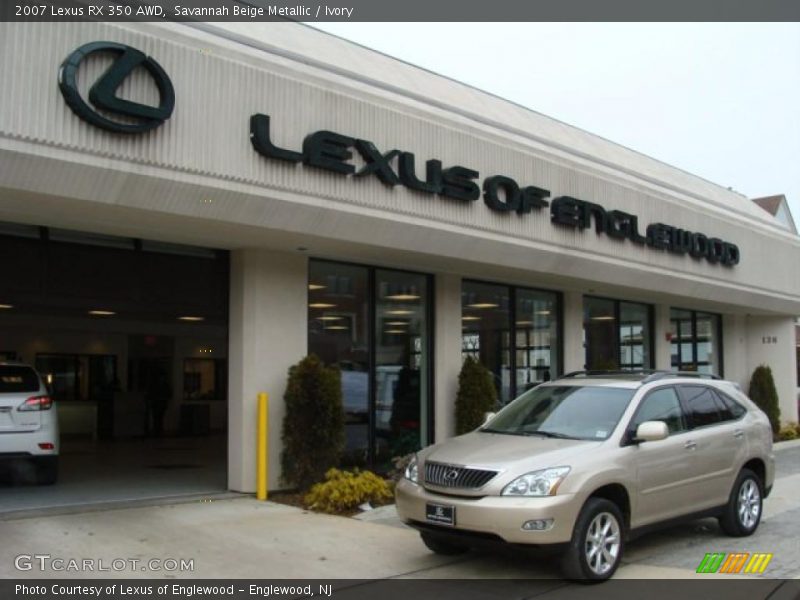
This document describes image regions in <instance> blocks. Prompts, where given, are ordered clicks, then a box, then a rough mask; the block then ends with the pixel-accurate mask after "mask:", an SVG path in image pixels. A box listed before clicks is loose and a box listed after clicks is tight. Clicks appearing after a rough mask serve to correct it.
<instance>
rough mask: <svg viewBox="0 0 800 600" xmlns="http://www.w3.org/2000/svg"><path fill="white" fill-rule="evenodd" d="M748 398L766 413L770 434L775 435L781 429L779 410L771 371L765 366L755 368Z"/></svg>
mask: <svg viewBox="0 0 800 600" xmlns="http://www.w3.org/2000/svg"><path fill="white" fill-rule="evenodd" d="M748 396H750V399H751V400H752V401H753V402H755V403H756V404H757V405H758V407H759V408H760V409H761V410H763V411H764V412H765V413H767V417H769V423H770V425H771V426H772V432H773V433H774V434H776V435H777V434H778V432H779V431H780V428H781V409H780V406H779V405H778V392H777V390H776V389H775V380H774V379H773V378H772V369H770V368H769V367H768V366H767V365H761V366H759V367H756V370H755V371H753V376H752V377H751V378H750V389H749V391H748Z"/></svg>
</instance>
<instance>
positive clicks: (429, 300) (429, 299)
mask: <svg viewBox="0 0 800 600" xmlns="http://www.w3.org/2000/svg"><path fill="white" fill-rule="evenodd" d="M312 262H317V263H327V264H331V265H343V266H348V267H357V268H360V269H365V270H366V275H367V282H366V284H367V322H368V323H369V326H368V331H367V337H366V339H367V344H368V346H367V368H368V374H369V377H368V378H367V410H368V414H367V427H368V429H367V444H368V447H367V465H368V466H369V468H373V467H374V466H375V465H376V456H377V452H376V440H377V435H376V434H377V409H378V406H377V405H378V399H377V385H376V383H375V373H376V368H377V346H378V340H377V337H376V330H375V327H376V322H377V321H376V307H377V304H378V293H377V290H376V285H375V283H376V281H377V272H378V271H393V272H396V273H408V274H409V275H417V276H421V277H424V278H425V285H426V288H427V293H426V295H425V296H426V297H425V303H424V306H425V312H426V316H427V319H426V327H425V331H424V334H425V336H426V337H427V339H428V357H427V360H426V361H425V368H426V369H427V370H428V373H429V375H428V381H427V382H426V386H425V393H426V394H427V398H428V402H427V407H426V411H425V412H426V415H425V416H426V419H427V423H428V426H427V428H426V431H425V432H424V433H425V436H426V437H427V439H428V441H429V445H431V444H435V443H436V422H435V418H436V396H435V393H436V372H435V369H436V361H435V355H436V337H435V333H436V279H435V277H434V275H433V274H432V273H425V272H422V271H415V270H413V269H400V268H396V267H393V266H387V265H375V264H365V263H359V262H354V261H348V260H336V259H333V258H322V257H318V256H309V257H308V263H307V268H306V286H308V284H309V283H311V263H312ZM309 291H310V290H308V289H306V298H308V293H309ZM306 341H307V344H308V343H309V342H310V336H309V320H308V309H306ZM309 346H310V344H309ZM420 366H422V365H420Z"/></svg>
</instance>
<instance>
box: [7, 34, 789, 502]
mask: <svg viewBox="0 0 800 600" xmlns="http://www.w3.org/2000/svg"><path fill="white" fill-rule="evenodd" d="M409 27H411V25H409ZM0 40H1V41H0V49H1V50H2V51H0V65H1V66H0V69H2V73H3V85H2V86H1V87H0V105H2V107H3V110H2V111H0V256H2V258H3V265H4V267H5V269H6V272H5V275H4V277H3V279H2V282H1V283H0V304H2V307H3V308H2V309H1V310H0V355H2V356H1V357H2V358H6V359H16V360H23V361H25V362H27V363H30V364H33V365H35V366H36V367H37V368H38V369H39V370H40V371H41V372H42V373H43V374H44V375H46V376H47V377H48V379H49V380H50V382H51V386H52V388H53V394H54V395H55V397H56V399H57V400H58V401H59V411H60V419H61V428H62V433H63V434H64V435H65V436H66V437H67V438H69V437H70V436H75V437H80V436H81V435H84V436H88V437H89V438H90V439H92V440H97V443H98V444H100V445H102V444H111V443H114V441H115V440H122V439H125V438H137V437H143V436H147V435H148V434H149V433H152V432H151V431H150V425H152V423H150V424H147V420H148V418H149V417H148V411H150V412H152V408H148V405H147V402H148V401H150V402H152V399H150V400H148V397H149V396H152V394H151V390H152V389H153V383H152V382H153V381H158V380H160V379H163V378H166V380H167V384H166V385H164V384H163V382H162V386H161V389H162V395H163V394H167V395H168V396H169V398H168V399H167V400H166V401H165V406H164V407H163V413H164V415H163V422H161V423H159V427H161V426H163V429H164V431H165V433H166V434H167V435H173V434H174V435H178V434H183V435H184V436H185V437H192V436H194V437H197V438H199V439H201V440H202V439H205V437H204V436H214V435H216V436H222V437H223V440H224V443H223V444H221V445H220V446H219V452H220V453H221V456H222V457H223V458H224V462H225V465H226V473H227V487H228V489H230V490H234V491H244V492H252V491H254V489H255V481H256V472H255V460H256V455H255V448H256V418H255V416H256V405H257V400H256V399H257V394H258V393H259V392H262V391H263V392H267V393H269V394H270V421H269V422H270V437H269V440H270V441H269V450H270V467H271V468H270V471H269V472H270V483H271V486H272V487H273V488H274V487H276V486H278V485H279V483H278V477H279V474H280V473H279V454H280V450H281V423H282V418H283V415H284V408H283V399H282V396H283V393H284V389H285V386H286V377H287V371H288V369H289V367H290V366H291V365H292V364H294V363H296V362H297V361H298V360H299V359H301V358H302V357H303V356H305V355H307V354H308V353H315V354H317V355H318V356H320V357H321V358H322V359H323V360H324V361H325V362H326V363H328V364H336V365H338V366H339V368H340V369H341V372H342V387H343V399H344V408H345V411H346V415H347V417H346V423H347V425H346V427H347V461H348V462H349V463H352V464H364V465H369V466H372V467H375V468H381V467H383V466H385V465H387V464H388V463H389V461H390V459H391V458H392V457H393V456H397V455H400V454H404V453H407V452H409V451H411V450H413V449H415V448H418V447H420V446H425V445H427V444H430V443H432V442H433V441H437V440H442V439H445V438H447V437H448V436H451V435H453V430H454V414H453V413H454V400H455V395H456V391H457V385H458V374H459V370H460V368H461V365H462V361H463V359H464V357H466V356H474V357H475V358H477V359H479V360H480V361H481V362H482V363H483V364H484V365H485V366H486V367H487V368H488V369H489V370H490V371H491V372H492V375H493V377H494V381H495V385H496V388H497V391H498V397H499V398H500V400H501V402H507V401H509V400H510V399H512V398H513V397H515V396H516V395H518V394H519V393H521V392H522V391H524V390H526V389H528V388H530V387H531V386H533V385H535V384H536V383H538V382H541V381H545V380H549V379H553V378H555V377H558V376H559V375H561V374H564V373H567V372H570V371H575V370H583V369H590V370H594V369H598V370H599V369H680V370H691V371H700V372H703V373H712V374H716V375H720V376H722V377H724V378H726V379H731V380H733V381H736V382H738V383H739V384H740V385H741V386H743V388H745V389H746V387H747V386H748V384H749V380H750V376H751V374H752V372H753V370H754V369H755V368H756V367H757V366H759V365H761V364H766V365H769V366H770V367H771V369H772V372H773V374H774V376H775V382H776V386H777V390H778V394H779V397H780V407H781V412H782V418H783V420H784V421H797V370H796V354H795V351H796V341H795V318H796V316H797V315H800V269H798V267H797V265H798V264H800V238H798V236H797V235H796V233H794V232H793V231H790V230H789V229H788V228H787V227H786V226H784V225H783V224H782V223H781V222H780V221H779V220H778V219H776V218H775V217H773V216H771V215H770V214H769V213H768V212H767V211H765V210H764V209H762V208H761V207H760V206H759V205H757V204H755V203H754V202H752V201H751V200H750V199H748V198H746V197H744V196H743V195H741V194H739V193H737V192H735V191H732V190H731V189H730V188H726V187H722V186H720V185H717V184H714V183H711V182H709V181H706V180H704V179H702V178H700V177H698V176H696V175H692V174H690V173H686V172H685V171H682V170H680V169H677V168H675V167H672V166H669V165H666V164H663V163H661V162H659V161H657V160H655V159H652V158H650V157H648V156H645V155H642V154H640V153H638V152H636V151H634V150H631V149H628V148H625V147H623V146H620V145H618V144H615V143H613V142H610V141H608V140H605V139H603V138H600V137H598V136H595V135H593V134H591V133H588V132H585V131H582V130H580V129H578V128H576V127H573V126H570V125H568V124H565V123H562V122H559V121H557V120H555V119H552V118H549V117H547V116H544V115H541V114H539V113H536V112H533V111H531V110H529V109H527V108H524V107H521V106H518V105H516V104H513V103H511V102H508V101H506V100H503V99H501V98H498V97H496V96H493V95H491V94H490V93H486V92H483V91H479V90H476V89H474V88H471V87H469V86H467V85H464V84H461V83H459V82H456V81H453V80H450V79H447V78H445V77H441V76H439V75H436V74H433V73H430V72H428V71H425V70H423V69H420V68H417V67H414V66H412V65H409V64H406V63H403V62H401V61H398V60H395V59H392V58H390V57H387V56H384V55H382V54H380V53H376V52H374V51H371V50H368V49H366V48H363V47H360V46H357V45H355V44H352V43H350V42H347V41H344V40H341V39H339V38H336V37H333V36H330V35H328V34H325V33H322V32H319V31H316V30H314V29H312V28H309V27H305V26H302V25H298V24H292V23H262V24H244V23H228V24H221V23H219V24H204V23H196V24H188V23H184V24H177V23H140V24H123V23H118V24H113V23H88V22H86V23H26V24H19V23H17V24H11V23H0ZM654 117H656V118H657V115H654ZM686 143H687V144H701V143H702V140H701V139H687V140H686ZM753 151H754V152H755V151H756V149H754V150H753ZM778 191H779V190H778ZM165 389H166V390H169V391H168V392H163V390H165ZM159 427H157V428H156V429H159ZM201 444H202V441H201ZM225 457H226V458H225Z"/></svg>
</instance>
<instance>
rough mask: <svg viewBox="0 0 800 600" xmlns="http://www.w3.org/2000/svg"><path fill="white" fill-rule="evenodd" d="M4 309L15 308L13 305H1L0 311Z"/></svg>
mask: <svg viewBox="0 0 800 600" xmlns="http://www.w3.org/2000/svg"><path fill="white" fill-rule="evenodd" d="M2 308H14V305H13V304H0V309H2Z"/></svg>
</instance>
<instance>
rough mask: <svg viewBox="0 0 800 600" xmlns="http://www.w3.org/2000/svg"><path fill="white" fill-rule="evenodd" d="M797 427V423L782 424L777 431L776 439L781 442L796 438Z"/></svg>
mask: <svg viewBox="0 0 800 600" xmlns="http://www.w3.org/2000/svg"><path fill="white" fill-rule="evenodd" d="M797 428H798V425H797V423H788V424H786V425H784V426H783V427H781V429H780V431H778V440H780V441H782V442H785V441H788V440H796V439H797V437H798V434H797Z"/></svg>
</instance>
